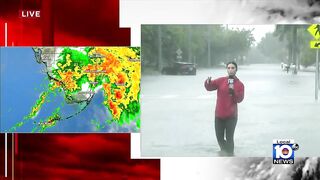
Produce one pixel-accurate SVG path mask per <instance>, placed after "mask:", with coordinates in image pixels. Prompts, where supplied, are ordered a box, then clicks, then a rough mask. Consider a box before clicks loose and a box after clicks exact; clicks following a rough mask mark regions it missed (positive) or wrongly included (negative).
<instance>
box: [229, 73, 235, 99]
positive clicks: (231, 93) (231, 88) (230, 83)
mask: <svg viewBox="0 0 320 180" xmlns="http://www.w3.org/2000/svg"><path fill="white" fill-rule="evenodd" d="M233 83H234V79H233V77H229V79H228V86H229V95H230V96H232V95H233V93H234V90H233V87H234V86H233Z"/></svg>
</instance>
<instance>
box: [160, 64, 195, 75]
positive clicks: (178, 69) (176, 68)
mask: <svg viewBox="0 0 320 180" xmlns="http://www.w3.org/2000/svg"><path fill="white" fill-rule="evenodd" d="M161 73H162V74H168V75H196V74H197V68H196V64H194V63H189V62H174V63H172V64H171V65H170V66H166V67H164V68H162V70H161Z"/></svg>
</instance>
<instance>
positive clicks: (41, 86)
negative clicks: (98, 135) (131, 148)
mask: <svg viewBox="0 0 320 180" xmlns="http://www.w3.org/2000/svg"><path fill="white" fill-rule="evenodd" d="M0 53H1V54H0V55H1V64H0V68H1V112H0V113H1V114H0V115H1V132H138V131H139V130H140V102H139V96H140V75H141V74H140V68H141V66H140V65H141V62H140V48H136V47H33V48H31V47H23V48H16V47H14V48H12V47H11V48H1V51H0Z"/></svg>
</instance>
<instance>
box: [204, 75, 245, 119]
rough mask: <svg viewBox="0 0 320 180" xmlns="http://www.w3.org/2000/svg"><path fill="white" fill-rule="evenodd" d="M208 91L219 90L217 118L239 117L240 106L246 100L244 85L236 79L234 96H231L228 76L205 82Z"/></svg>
mask: <svg viewBox="0 0 320 180" xmlns="http://www.w3.org/2000/svg"><path fill="white" fill-rule="evenodd" d="M204 86H205V88H206V89H207V90H208V91H213V90H218V92H217V104H216V111H215V116H216V117H217V118H221V119H227V118H233V117H237V116H238V106H237V104H238V103H240V102H241V101H242V100H243V98H244V85H243V83H242V82H241V81H240V80H239V79H238V78H237V77H234V85H233V87H234V95H233V96H230V95H229V85H228V76H227V77H221V78H218V79H215V80H211V81H210V82H209V83H208V82H207V80H206V81H205V82H204Z"/></svg>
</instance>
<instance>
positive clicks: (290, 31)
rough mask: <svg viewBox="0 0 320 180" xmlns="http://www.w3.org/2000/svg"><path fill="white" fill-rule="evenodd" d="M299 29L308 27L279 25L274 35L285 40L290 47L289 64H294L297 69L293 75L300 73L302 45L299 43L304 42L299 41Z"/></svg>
mask: <svg viewBox="0 0 320 180" xmlns="http://www.w3.org/2000/svg"><path fill="white" fill-rule="evenodd" d="M299 29H303V30H305V29H306V26H302V25H277V26H276V30H275V32H274V35H275V36H277V37H279V40H280V41H283V40H284V39H285V40H286V41H287V43H288V45H287V48H288V61H289V62H288V63H289V64H291V63H292V64H294V65H295V68H294V71H293V73H294V74H297V73H298V65H299V62H298V56H299V52H300V48H301V47H300V44H299V43H298V41H302V40H300V39H299V36H298V30H299Z"/></svg>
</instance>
